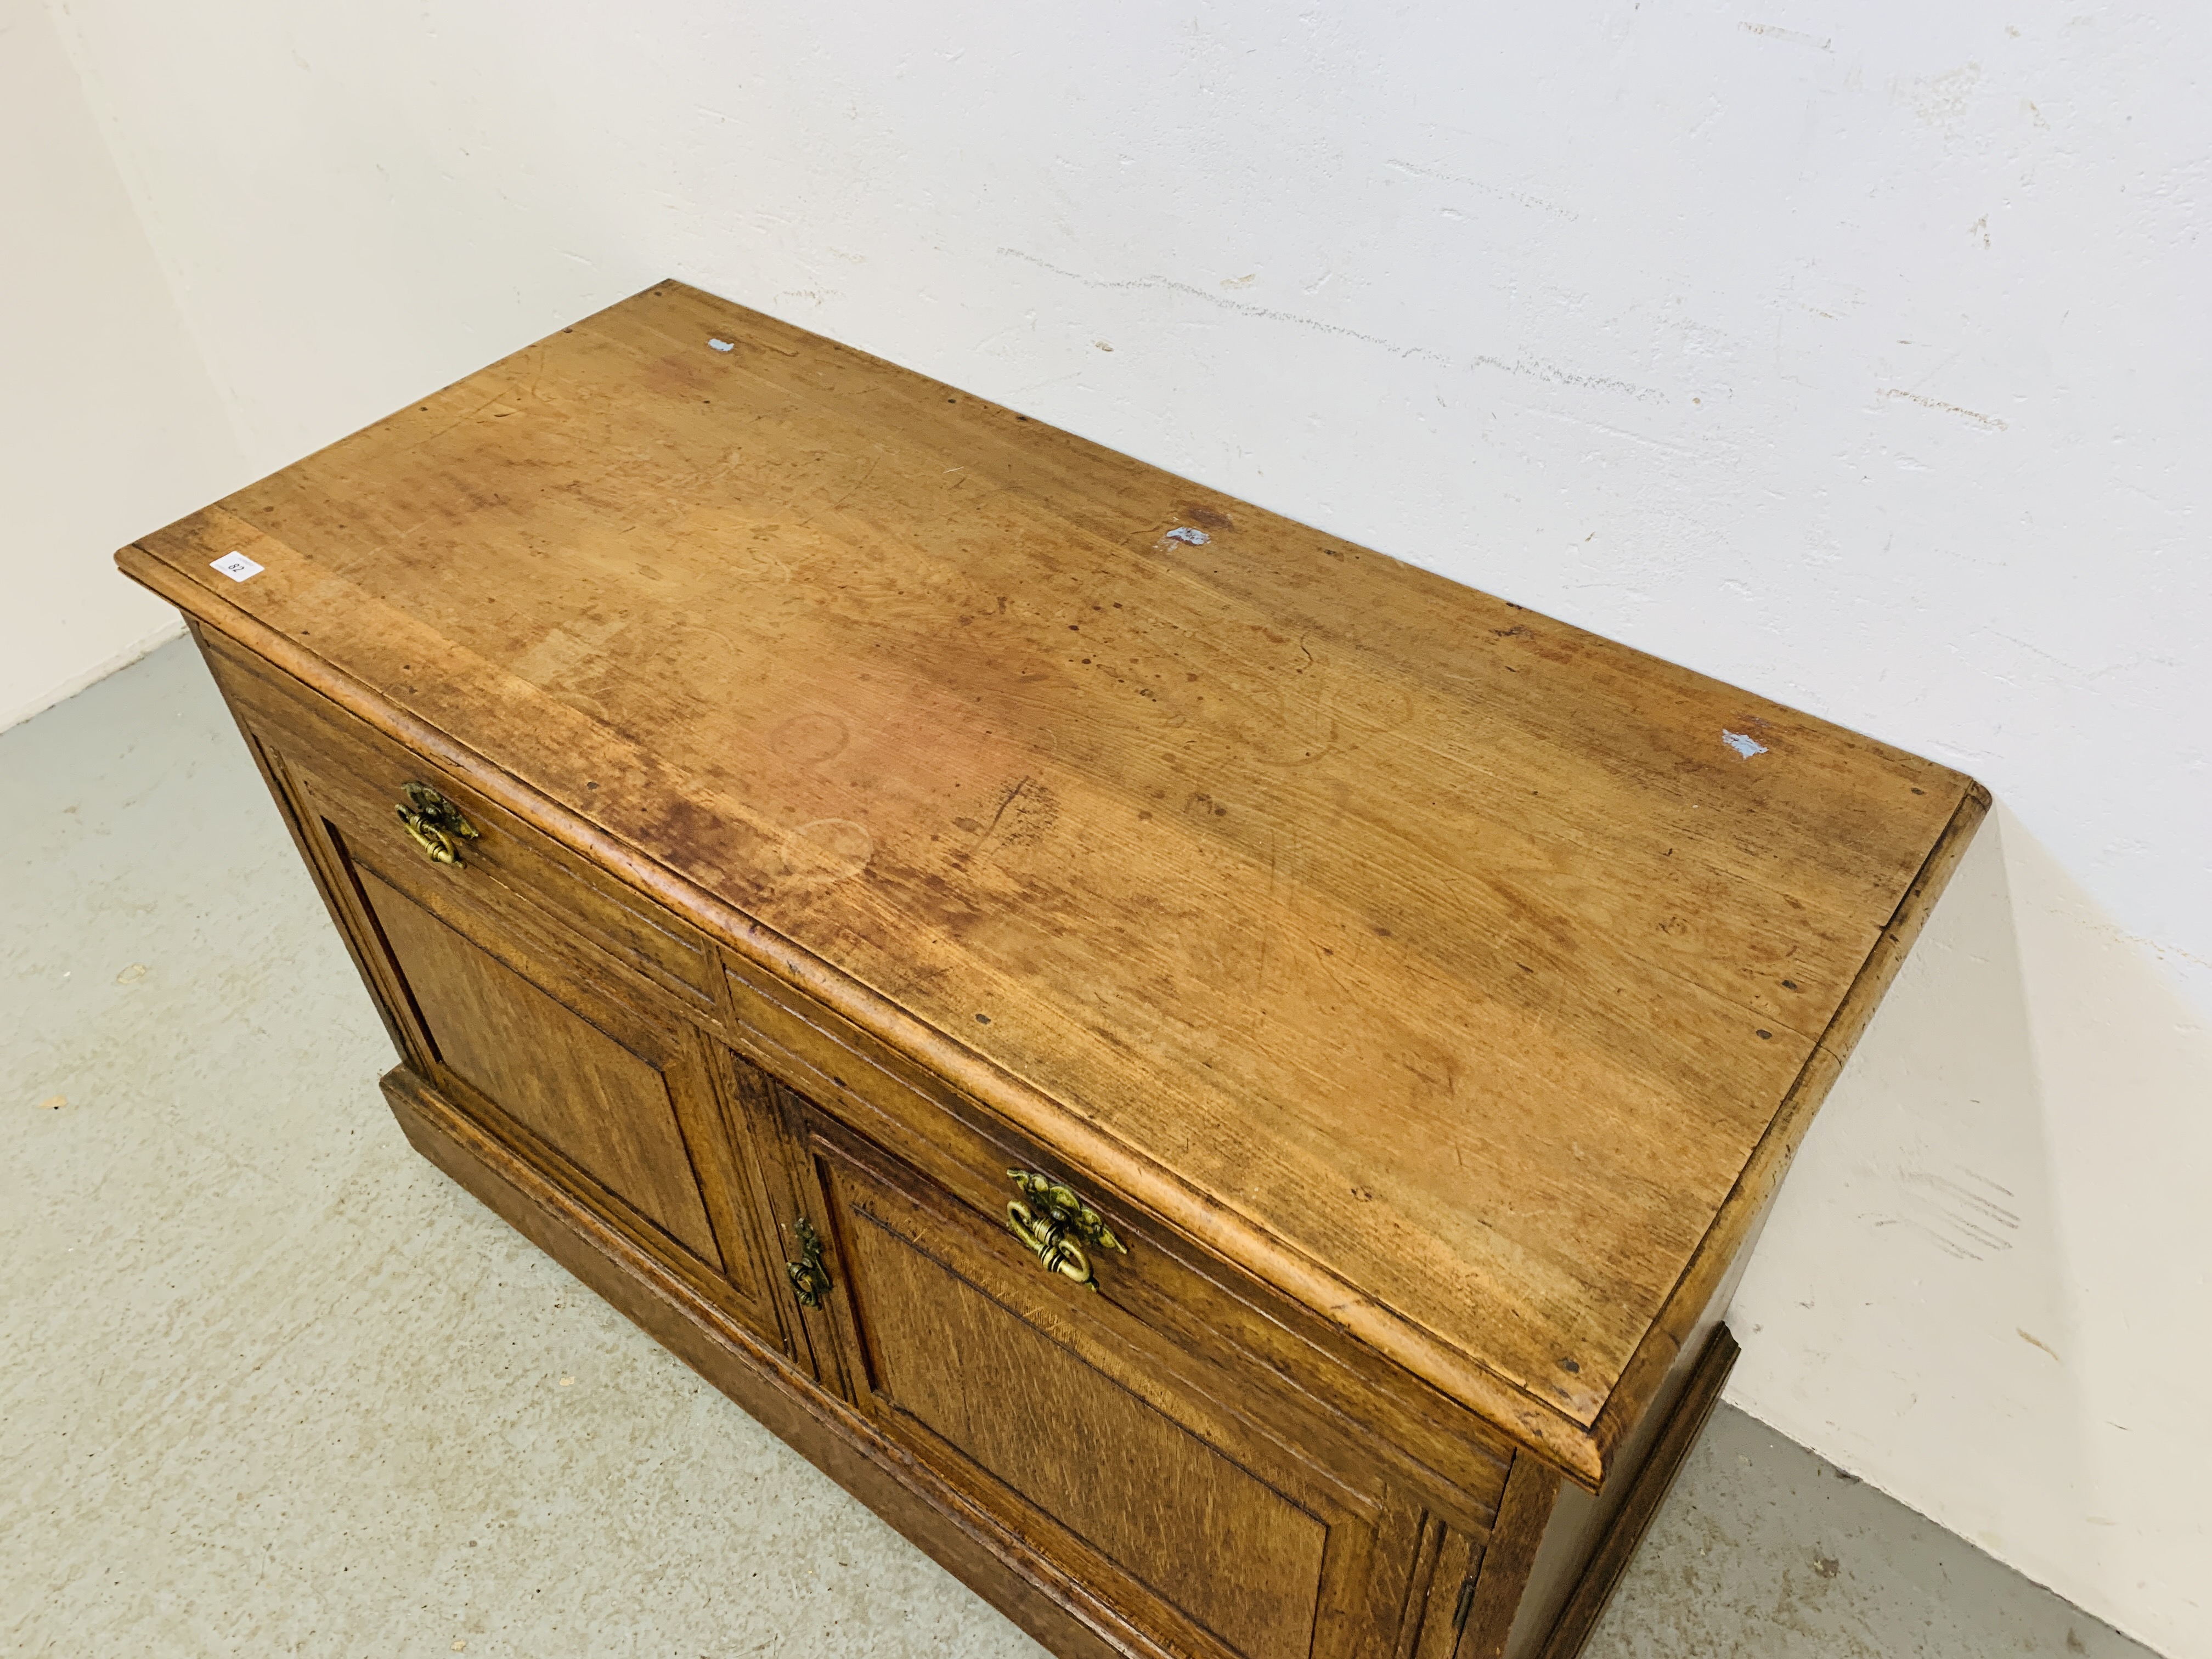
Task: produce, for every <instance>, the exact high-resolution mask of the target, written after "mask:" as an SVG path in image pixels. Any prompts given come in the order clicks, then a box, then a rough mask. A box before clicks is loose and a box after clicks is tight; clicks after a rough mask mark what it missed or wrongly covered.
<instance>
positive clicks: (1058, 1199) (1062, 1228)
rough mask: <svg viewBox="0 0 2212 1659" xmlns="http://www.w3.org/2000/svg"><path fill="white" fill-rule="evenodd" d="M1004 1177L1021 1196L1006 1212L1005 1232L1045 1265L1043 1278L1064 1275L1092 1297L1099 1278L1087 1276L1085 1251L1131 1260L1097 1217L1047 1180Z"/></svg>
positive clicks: (1029, 1174) (1018, 1173) (1029, 1173)
mask: <svg viewBox="0 0 2212 1659" xmlns="http://www.w3.org/2000/svg"><path fill="white" fill-rule="evenodd" d="M1006 1176H1007V1178H1008V1179H1010V1180H1011V1181H1012V1182H1013V1183H1014V1185H1015V1186H1017V1187H1018V1188H1021V1189H1022V1193H1023V1197H1021V1198H1018V1199H1016V1200H1013V1201H1012V1203H1010V1204H1008V1205H1007V1206H1006V1226H1007V1229H1008V1230H1009V1231H1012V1234H1013V1236H1014V1237H1016V1238H1018V1239H1020V1240H1021V1241H1022V1243H1023V1244H1024V1246H1026V1247H1027V1248H1028V1249H1029V1250H1030V1253H1031V1254H1032V1255H1035V1256H1036V1259H1037V1260H1038V1261H1041V1262H1042V1263H1043V1264H1044V1270H1045V1271H1046V1272H1047V1273H1060V1274H1063V1275H1064V1276H1066V1278H1069V1279H1073V1280H1074V1281H1075V1282H1076V1283H1077V1284H1079V1285H1089V1286H1090V1287H1091V1289H1092V1290H1094V1291H1095V1290H1097V1288H1098V1278H1097V1274H1095V1273H1092V1272H1091V1258H1090V1257H1089V1256H1087V1255H1085V1254H1084V1253H1083V1246H1084V1245H1085V1244H1088V1245H1090V1246H1091V1249H1095V1250H1119V1251H1121V1254H1122V1255H1128V1254H1129V1249H1128V1246H1127V1245H1126V1244H1124V1243H1121V1240H1120V1239H1118V1238H1116V1237H1114V1231H1113V1229H1112V1228H1110V1227H1109V1226H1108V1225H1106V1223H1105V1221H1104V1219H1103V1218H1102V1217H1101V1216H1100V1215H1099V1213H1098V1212H1097V1211H1096V1210H1094V1209H1092V1208H1091V1206H1089V1205H1088V1204H1085V1202H1084V1201H1083V1200H1081V1199H1079V1198H1078V1197H1077V1196H1076V1195H1075V1194H1073V1193H1072V1192H1070V1191H1069V1190H1068V1189H1067V1188H1066V1187H1063V1186H1061V1185H1060V1182H1057V1181H1054V1179H1053V1178H1052V1177H1051V1176H1048V1175H1039V1174H1038V1173H1037V1172H1036V1170H1007V1171H1006Z"/></svg>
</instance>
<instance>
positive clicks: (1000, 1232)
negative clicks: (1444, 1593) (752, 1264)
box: [730, 960, 1511, 1537]
mask: <svg viewBox="0 0 2212 1659" xmlns="http://www.w3.org/2000/svg"><path fill="white" fill-rule="evenodd" d="M730 966H731V979H730V983H731V992H732V1027H731V1030H732V1035H733V1036H734V1037H735V1038H736V1039H737V1041H738V1042H739V1043H740V1044H741V1045H742V1046H743V1047H744V1050H745V1051H746V1052H747V1053H748V1054H750V1055H751V1056H752V1058H754V1059H755V1060H757V1061H758V1062H759V1063H760V1064H761V1065H762V1066H763V1067H765V1068H766V1069H767V1070H768V1071H769V1073H773V1074H774V1075H775V1076H776V1077H778V1078H780V1079H782V1080H783V1081H784V1082H785V1083H787V1084H788V1085H791V1087H792V1088H793V1089H794V1090H796V1091H798V1092H799V1094H800V1095H801V1096H803V1097H808V1098H811V1099H812V1100H813V1101H815V1102H817V1103H819V1104H820V1105H821V1107H823V1109H826V1110H827V1111H828V1113H829V1115H831V1116H832V1117H835V1118H836V1119H839V1120H842V1121H843V1122H845V1123H846V1124H848V1125H850V1126H851V1127H854V1128H855V1129H857V1130H859V1131H860V1133H862V1134H863V1135H865V1136H866V1137H867V1138H868V1139H872V1140H873V1141H875V1142H877V1143H878V1144H879V1145H881V1146H885V1147H887V1148H889V1149H890V1151H891V1152H893V1153H895V1154H896V1156H897V1157H898V1158H901V1159H902V1160H903V1161H904V1162H906V1163H907V1164H910V1165H912V1166H913V1167H914V1168H915V1169H916V1170H919V1171H921V1173H922V1174H923V1175H924V1176H926V1177H927V1179H928V1180H929V1181H930V1182H932V1183H933V1185H934V1186H936V1187H937V1188H941V1189H942V1190H943V1191H944V1192H945V1193H947V1194H951V1196H953V1197H955V1198H957V1199H958V1200H960V1201H961V1202H962V1203H963V1204H964V1205H966V1206H968V1207H969V1210H970V1211H972V1212H973V1213H974V1216H975V1217H976V1218H981V1221H982V1222H983V1223H984V1224H985V1225H986V1227H987V1230H988V1231H989V1232H990V1234H991V1236H992V1239H993V1248H994V1249H995V1250H997V1251H998V1252H999V1253H1000V1254H1001V1255H1005V1256H1006V1259H1007V1260H1008V1261H1012V1262H1014V1263H1017V1264H1021V1265H1024V1266H1026V1267H1027V1268H1028V1269H1029V1270H1030V1272H1031V1273H1034V1274H1035V1275H1036V1277H1037V1278H1038V1279H1039V1280H1040V1282H1041V1283H1042V1284H1043V1285H1044V1286H1045V1287H1046V1289H1047V1290H1048V1291H1049V1292H1050V1293H1051V1294H1054V1295H1056V1296H1060V1297H1063V1298H1068V1299H1073V1300H1079V1301H1081V1300H1089V1301H1095V1303H1096V1304H1097V1306H1096V1308H1095V1310H1094V1312H1095V1314H1096V1315H1097V1316H1099V1317H1103V1318H1110V1319H1115V1320H1118V1321H1119V1322H1121V1323H1122V1324H1123V1325H1124V1326H1125V1327H1126V1328H1127V1329H1128V1330H1129V1331H1130V1332H1131V1333H1133V1334H1136V1335H1137V1336H1139V1337H1141V1338H1142V1339H1144V1340H1149V1341H1155V1342H1160V1343H1163V1344H1164V1345H1165V1346H1166V1347H1167V1348H1168V1349H1170V1350H1171V1351H1172V1352H1174V1353H1175V1354H1176V1356H1177V1363H1179V1364H1183V1365H1185V1366H1186V1367H1187V1368H1188V1370H1190V1372H1191V1373H1192V1374H1194V1375H1197V1374H1200V1373H1204V1374H1205V1375H1206V1376H1207V1379H1208V1381H1207V1384H1206V1386H1208V1387H1209V1388H1211V1389H1214V1390H1216V1391H1217V1392H1218V1393H1219V1394H1220V1395H1221V1396H1222V1397H1224V1398H1227V1399H1232V1400H1236V1401H1243V1402H1259V1401H1265V1402H1266V1404H1265V1406H1264V1407H1263V1408H1262V1407H1256V1406H1255V1407H1254V1408H1255V1409H1263V1411H1264V1414H1265V1415H1266V1416H1267V1419H1268V1420H1269V1421H1270V1422H1271V1423H1273V1424H1275V1425H1278V1426H1279V1429H1280V1431H1282V1432H1284V1433H1285V1434H1293V1433H1294V1434H1295V1435H1296V1437H1297V1440H1298V1443H1299V1444H1300V1446H1301V1449H1303V1450H1304V1452H1305V1453H1306V1455H1309V1456H1310V1457H1311V1458H1312V1459H1314V1460H1315V1461H1316V1462H1319V1463H1321V1464H1323V1465H1325V1466H1326V1467H1328V1468H1329V1469H1330V1470H1331V1471H1332V1473H1333V1474H1334V1475H1335V1477H1336V1478H1337V1479H1338V1480H1340V1481H1342V1482H1343V1483H1344V1484H1345V1485H1346V1486H1347V1487H1349V1488H1352V1489H1356V1490H1358V1491H1361V1492H1365V1493H1367V1494H1368V1495H1370V1497H1371V1496H1374V1495H1376V1494H1379V1493H1380V1492H1382V1491H1383V1487H1384V1486H1385V1485H1391V1484H1395V1486H1399V1487H1401V1488H1403V1489H1408V1490H1413V1491H1418V1492H1422V1493H1423V1494H1424V1495H1425V1498H1426V1499H1427V1500H1428V1501H1429V1502H1430V1503H1431V1504H1432V1505H1433V1506H1434V1507H1435V1508H1437V1510H1439V1511H1440V1512H1442V1513H1445V1514H1449V1515H1450V1516H1452V1517H1453V1522H1454V1524H1455V1526H1456V1527H1457V1528H1460V1529H1461V1530H1462V1532H1469V1533H1472V1534H1474V1535H1476V1536H1478V1537H1479V1536H1480V1535H1481V1534H1484V1533H1485V1532H1486V1530H1487V1528H1488V1527H1489V1525H1490V1523H1491V1522H1492V1519H1493V1518H1494V1517H1495V1516H1496V1514H1497V1509H1498V1498H1499V1497H1500V1495H1501V1494H1502V1493H1503V1492H1504V1486H1505V1475H1506V1470H1507V1468H1508V1467H1509V1465H1510V1462H1511V1453H1510V1449H1507V1448H1505V1447H1504V1445H1503V1444H1502V1443H1500V1442H1499V1441H1498V1437H1497V1436H1496V1434H1495V1432H1494V1431H1492V1430H1491V1429H1490V1428H1489V1427H1488V1426H1487V1425H1485V1424H1483V1423H1481V1422H1480V1419H1476V1418H1475V1417H1474V1415H1473V1414H1472V1413H1467V1412H1464V1411H1462V1410H1461V1409H1460V1408H1458V1407H1454V1406H1452V1405H1451V1404H1450V1402H1449V1401H1443V1400H1442V1399H1441V1398H1440V1397H1438V1396H1437V1395H1434V1394H1433V1393H1431V1391H1429V1390H1427V1389H1425V1387H1424V1386H1423V1385H1420V1384H1419V1383H1416V1382H1415V1381H1414V1380H1413V1379H1412V1378H1409V1377H1407V1376H1405V1375H1404V1373H1402V1372H1401V1371H1399V1370H1397V1368H1395V1366H1391V1365H1389V1364H1388V1362H1385V1361H1383V1360H1381V1359H1379V1358H1377V1357H1376V1356H1374V1355H1372V1354H1371V1353H1370V1352H1367V1351H1365V1350H1364V1349H1360V1348H1358V1346H1357V1345H1355V1344H1352V1343H1351V1342H1350V1341H1349V1340H1347V1339H1344V1338H1342V1336H1341V1334H1340V1333H1337V1332H1334V1330H1332V1329H1330V1328H1327V1327H1324V1326H1322V1323H1321V1322H1319V1321H1318V1320H1316V1319H1315V1318H1314V1317H1313V1316H1311V1315H1310V1314H1307V1313H1306V1312H1305V1311H1304V1310H1302V1309H1297V1308H1295V1307H1292V1306H1291V1305H1290V1304H1286V1303H1285V1302H1284V1301H1283V1299H1282V1298H1280V1297H1278V1296H1276V1295H1275V1293H1273V1291H1270V1290H1268V1289H1267V1287H1266V1286H1264V1285H1260V1284H1258V1283H1257V1282H1256V1281H1255V1280H1252V1279H1249V1278H1248V1277H1246V1276H1244V1275H1243V1274H1240V1273H1237V1272H1236V1271H1235V1270H1234V1269H1233V1268H1231V1267H1229V1266H1228V1265H1227V1264H1226V1263H1224V1262H1221V1261H1217V1260H1215V1259H1213V1258H1212V1257H1210V1256H1208V1255H1206V1254H1205V1253H1204V1252H1202V1251H1200V1250H1199V1249H1195V1248H1194V1247H1193V1246H1192V1245H1191V1244H1189V1243H1188V1241H1186V1240H1183V1239H1182V1238H1181V1237H1178V1236H1176V1235H1175V1234H1173V1233H1171V1232H1170V1231H1168V1230H1166V1229H1164V1228H1162V1227H1159V1226H1158V1225H1157V1224H1155V1223H1153V1222H1152V1221H1151V1220H1150V1219H1149V1218H1146V1217H1145V1216H1144V1215H1142V1214H1141V1213H1139V1212H1137V1211H1136V1210H1135V1209H1133V1207H1132V1206H1128V1205H1127V1204H1125V1203H1123V1202H1121V1201H1120V1200H1117V1199H1116V1198H1115V1196H1114V1195H1113V1194H1110V1193H1109V1192H1107V1191H1105V1190H1103V1188H1099V1187H1097V1186H1096V1185H1095V1184H1093V1183H1091V1182H1086V1181H1085V1179H1084V1178H1083V1177H1082V1176H1080V1175H1079V1173H1078V1172H1075V1171H1073V1170H1068V1169H1067V1168H1066V1167H1065V1166H1064V1165H1063V1164H1060V1162H1059V1161H1058V1160H1056V1159H1055V1158H1054V1157H1053V1156H1052V1155H1051V1154H1049V1153H1048V1152H1045V1151H1043V1150H1042V1149H1040V1148H1039V1147H1037V1146H1035V1145H1034V1144H1033V1143H1032V1142H1030V1140H1028V1139H1026V1138H1025V1137H1024V1136H1023V1135H1021V1134H1019V1133H1018V1132H1016V1131H1014V1130H1012V1129H1011V1128H1009V1127H1006V1125H1005V1124H1003V1123H1002V1122H1000V1121H998V1120H996V1119H995V1118H994V1117H993V1116H991V1115H989V1114H987V1113H986V1112H984V1111H982V1110H981V1109H979V1108H977V1107H975V1105H974V1104H973V1103H971V1102H969V1101H967V1100H966V1099H965V1098H964V1097H961V1096H960V1095H958V1094H957V1092H956V1091H952V1090H951V1089H950V1088H949V1087H948V1086H947V1085H945V1084H944V1083H943V1081H942V1080H941V1079H936V1078H934V1077H933V1076H931V1075H930V1074H929V1073H927V1072H925V1071H923V1070H922V1069H921V1067H919V1066H915V1065H914V1064H913V1063H912V1062H911V1061H908V1060H905V1059H904V1058H903V1057H902V1056H900V1055H897V1054H894V1053H892V1052H890V1050H888V1049H887V1048H884V1046H883V1045H882V1044H880V1043H877V1042H874V1041H872V1039H870V1038H869V1037H868V1036H866V1034H865V1033H863V1032H860V1031H859V1030H855V1029H854V1027H853V1026H851V1025H850V1024H848V1023H847V1022H845V1021H843V1020H842V1019H840V1018H838V1017H837V1016H836V1015H834V1014H831V1013H829V1012H828V1011H827V1010H824V1009H823V1008H821V1007H820V1006H818V1005H816V1004H814V1003H812V1002H811V1000H808V999H805V998H804V997H803V995H802V994H800V993H799V992H798V991H796V990H795V989H794V988H793V987H790V986H788V985H784V984H781V983H780V982H778V981H774V980H771V979H769V977H768V976H767V975H764V974H762V973H761V972H760V971H759V970H758V969H756V968H754V967H752V966H751V964H750V963H738V962H736V961H734V960H732V963H731V964H730ZM1015 1169H1018V1170H1036V1171H1038V1172H1040V1173H1042V1174H1044V1175H1046V1176H1050V1177H1051V1178H1053V1179H1054V1180H1057V1181H1065V1182H1067V1183H1068V1184H1069V1185H1070V1186H1071V1187H1072V1188H1073V1189H1074V1190H1075V1191H1076V1192H1077V1193H1078V1194H1080V1195H1081V1196H1083V1197H1084V1198H1085V1199H1086V1200H1088V1201H1090V1202H1091V1204H1092V1205H1094V1206H1097V1209H1098V1210H1099V1211H1100V1212H1102V1213H1103V1215H1104V1217H1105V1219H1106V1220H1107V1222H1108V1224H1109V1225H1110V1226H1111V1227H1112V1228H1113V1230H1114V1231H1115V1234H1116V1236H1117V1237H1119V1238H1120V1239H1121V1241H1122V1243H1124V1244H1125V1245H1126V1247H1127V1254H1126V1255H1124V1254H1116V1253H1114V1252H1110V1251H1092V1252H1091V1253H1090V1254H1091V1257H1092V1260H1093V1264H1094V1267H1095V1269H1096V1273H1097V1282H1098V1286H1099V1288H1098V1290H1097V1291H1096V1292H1093V1291H1089V1290H1085V1289H1082V1288H1079V1287H1077V1286H1075V1285H1071V1284H1069V1283H1068V1282H1067V1281H1066V1279H1060V1278H1057V1277H1056V1276H1054V1275H1049V1274H1047V1273H1044V1272H1043V1271H1042V1268H1041V1267H1040V1266H1039V1264H1038V1262H1037V1260H1036V1257H1035V1256H1031V1255H1025V1254H1024V1251H1023V1250H1022V1249H1021V1247H1020V1246H1019V1244H1018V1242H1017V1241H1016V1239H1015V1238H1014V1237H1013V1235H1012V1232H1011V1231H1009V1230H1008V1229H1007V1228H1006V1206H1007V1205H1008V1203H1009V1202H1010V1201H1011V1200H1016V1199H1018V1198H1020V1197H1021V1196H1022V1194H1021V1193H1020V1192H1019V1190H1018V1188H1016V1186H1015V1185H1014V1183H1013V1182H1012V1180H1011V1178H1010V1177H1009V1175H1008V1171H1009V1170H1015ZM1293 1425H1295V1426H1293Z"/></svg>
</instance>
